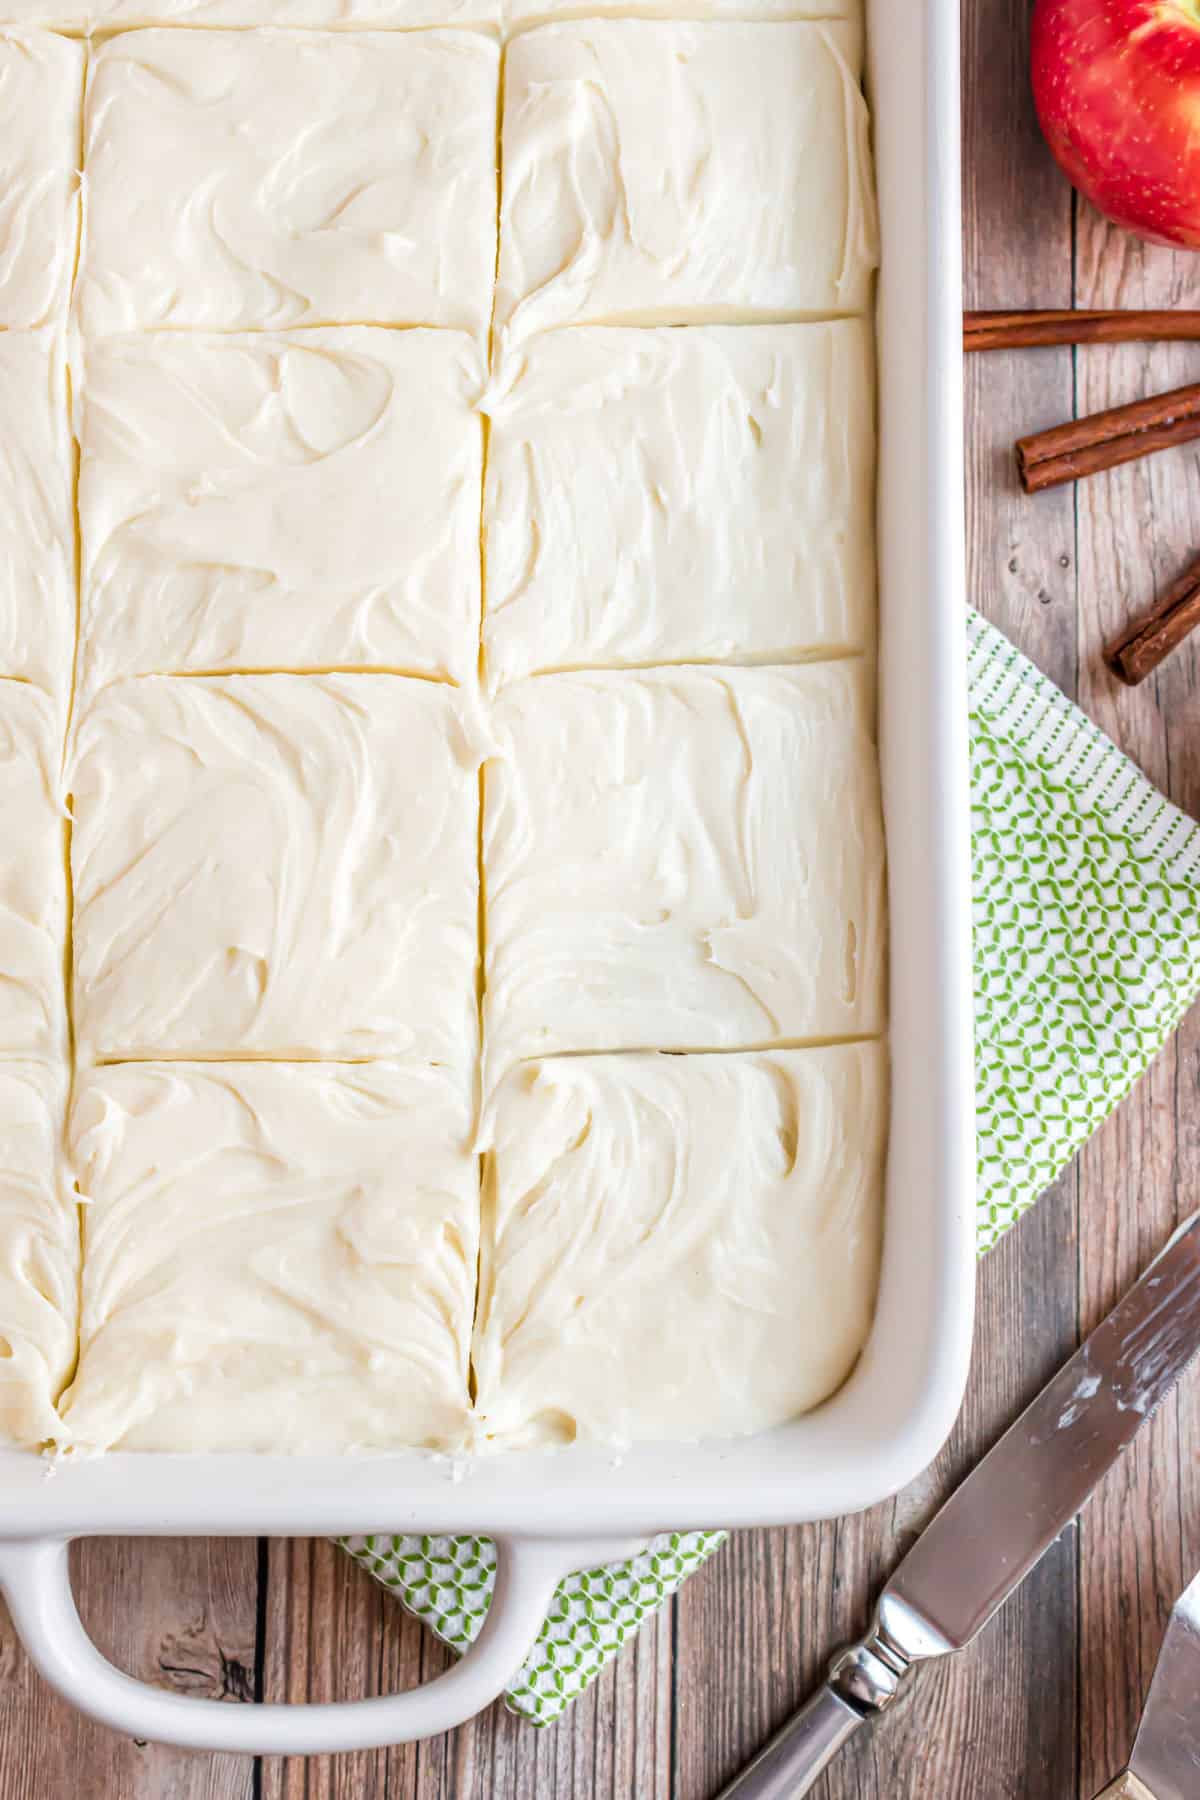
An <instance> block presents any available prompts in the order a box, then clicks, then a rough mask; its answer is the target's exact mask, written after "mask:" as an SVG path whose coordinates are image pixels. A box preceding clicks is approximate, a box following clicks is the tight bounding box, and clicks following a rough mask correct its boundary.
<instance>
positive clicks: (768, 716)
mask: <svg viewBox="0 0 1200 1800" xmlns="http://www.w3.org/2000/svg"><path fill="white" fill-rule="evenodd" d="M871 713H872V708H871V694H870V684H869V681H868V677H867V674H866V671H865V670H864V668H863V667H862V665H861V664H860V663H859V662H858V661H856V660H847V661H844V662H838V663H822V664H811V665H801V666H798V667H796V668H791V669H723V670H720V671H717V670H701V669H660V670H654V671H650V672H644V673H640V674H613V673H601V674H566V675H544V676H537V677H534V678H533V679H532V680H530V681H526V682H521V683H519V684H517V685H516V686H514V687H511V688H508V689H506V690H505V692H504V693H503V694H502V695H501V696H500V699H499V701H498V702H497V704H496V708H495V719H496V732H497V739H498V746H499V747H498V751H497V754H496V755H495V757H494V759H493V760H492V761H490V762H489V763H488V765H487V768H486V775H485V783H484V787H485V804H484V880H485V884H486V886H485V892H486V894H487V901H488V932H487V937H488V942H487V951H486V985H485V993H484V1046H485V1057H486V1064H485V1083H484V1092H485V1094H486V1093H490V1092H491V1090H492V1088H493V1087H494V1085H495V1083H496V1081H497V1080H498V1079H499V1077H500V1076H501V1075H502V1074H503V1073H504V1072H505V1070H507V1069H508V1068H509V1067H510V1066H511V1065H512V1064H513V1063H514V1062H516V1061H518V1060H520V1059H526V1058H532V1057H541V1056H549V1055H552V1054H555V1053H557V1052H561V1051H579V1050H606V1051H607V1050H639V1049H655V1050H707V1049H755V1048H766V1047H771V1046H774V1045H778V1044H789V1043H795V1042H803V1041H807V1040H812V1039H827V1038H842V1037H861V1036H865V1035H869V1034H871V1033H874V1032H878V1031H879V1030H881V1029H882V1027H883V1023H884V962H885V942H886V936H885V927H884V910H885V900H884V852H883V832H882V824H881V817H880V801H879V787H878V774H877V767H876V756H875V747H874V744H873V742H872V737H871Z"/></svg>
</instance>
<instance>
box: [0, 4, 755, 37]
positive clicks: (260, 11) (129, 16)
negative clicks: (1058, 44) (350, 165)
mask: <svg viewBox="0 0 1200 1800" xmlns="http://www.w3.org/2000/svg"><path fill="white" fill-rule="evenodd" d="M762 3H763V4H770V3H774V0H762ZM0 13H2V14H3V16H4V18H5V19H11V20H14V21H15V22H17V23H18V24H21V25H37V26H43V27H49V28H50V29H52V30H59V31H85V32H88V33H92V32H102V31H113V30H118V29H119V30H123V31H127V30H129V29H130V27H132V26H153V25H169V26H186V25H202V26H213V25H225V26H237V27H255V26H257V27H260V28H261V27H263V26H271V25H284V26H288V27H293V26H311V27H313V28H316V29H319V30H323V31H337V30H354V31H362V30H364V29H368V28H370V27H371V26H377V27H381V28H393V29H395V28H401V29H405V30H412V29H413V28H414V27H417V26H427V25H476V26H477V25H499V23H500V4H499V0H95V4H92V5H89V4H86V3H85V0H0Z"/></svg>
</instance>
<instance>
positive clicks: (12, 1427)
mask: <svg viewBox="0 0 1200 1800" xmlns="http://www.w3.org/2000/svg"><path fill="white" fill-rule="evenodd" d="M66 1088H67V1078H66V1070H65V1068H64V1067H63V1066H62V1065H57V1066H56V1065H53V1064H49V1063H44V1062H37V1061H22V1060H14V1061H6V1062H0V1444H9V1445H19V1446H23V1447H26V1448H31V1447H33V1446H34V1445H37V1444H40V1443H44V1442H45V1441H46V1440H47V1439H49V1438H53V1437H54V1436H55V1435H56V1434H57V1430H58V1412H57V1409H56V1402H57V1400H58V1396H59V1394H60V1393H61V1391H62V1388H63V1385H64V1383H65V1382H66V1380H67V1378H68V1377H69V1375H70V1373H71V1370H72V1368H73V1366H74V1363H75V1342H76V1323H77V1317H78V1310H79V1307H78V1295H79V1219H78V1208H77V1206H76V1203H75V1195H74V1191H73V1189H72V1186H71V1181H70V1177H69V1174H68V1172H67V1164H66V1159H65V1157H64V1155H63V1149H62V1132H63V1107H64V1104H65V1099H66Z"/></svg>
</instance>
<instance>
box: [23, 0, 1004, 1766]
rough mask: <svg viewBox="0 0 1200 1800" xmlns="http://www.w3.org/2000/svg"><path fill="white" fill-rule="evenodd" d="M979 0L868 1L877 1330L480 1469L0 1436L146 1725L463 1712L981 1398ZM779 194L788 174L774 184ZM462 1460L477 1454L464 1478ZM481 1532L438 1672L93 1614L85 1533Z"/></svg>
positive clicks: (267, 1724)
mask: <svg viewBox="0 0 1200 1800" xmlns="http://www.w3.org/2000/svg"><path fill="white" fill-rule="evenodd" d="M958 7H959V0H868V8H867V10H868V16H869V34H870V83H871V93H872V101H873V106H874V113H875V131H876V145H877V152H878V163H879V184H880V201H881V211H882V226H883V273H882V280H881V286H880V317H879V339H880V362H881V432H882V441H881V464H880V547H881V582H882V642H881V655H880V678H881V741H882V756H883V774H884V799H885V808H886V816H887V830H888V840H889V858H890V885H891V922H892V943H893V956H892V1003H891V1008H892V1050H893V1057H892V1065H893V1074H892V1129H891V1143H890V1153H889V1170H888V1188H887V1223H886V1237H885V1249H884V1259H883V1273H882V1282H881V1287H880V1292H879V1304H878V1310H877V1314H876V1318H875V1323H874V1328H873V1331H872V1334H871V1338H870V1341H869V1343H868V1345H867V1348H866V1350H865V1352H864V1354H863V1356H862V1358H861V1360H860V1362H859V1365H858V1367H857V1369H856V1370H855V1372H854V1374H853V1376H852V1377H851V1379H850V1381H849V1382H848V1383H847V1385H846V1386H845V1387H844V1388H843V1389H842V1391H841V1392H840V1393H839V1394H837V1395H836V1396H835V1397H834V1398H833V1399H832V1400H830V1401H829V1402H828V1403H827V1404H826V1405H824V1406H822V1407H821V1408H819V1409H818V1410H817V1411H816V1412H814V1413H812V1414H811V1415H809V1416H808V1417H807V1418H803V1419H800V1420H798V1421H797V1422H796V1423H794V1424H792V1425H788V1426H786V1427H784V1428H783V1429H781V1430H777V1431H773V1432H770V1433H767V1434H765V1435H762V1436H759V1437H755V1438H750V1439H744V1440H741V1441H737V1442H721V1443H709V1444H698V1445H695V1446H681V1445H677V1444H673V1445H670V1446H667V1447H656V1446H653V1445H647V1446H643V1447H640V1448H638V1449H637V1450H635V1451H633V1452H632V1453H631V1454H629V1455H628V1456H626V1457H625V1458H624V1459H622V1460H621V1461H620V1462H619V1463H614V1461H613V1459H612V1457H611V1456H609V1455H607V1454H600V1453H594V1452H588V1451H584V1450H578V1449H571V1450H567V1451H560V1452H557V1453H554V1454H544V1455H524V1456H510V1457H507V1458H497V1459H496V1460H495V1461H491V1462H486V1463H483V1464H479V1465H477V1466H474V1467H473V1468H471V1469H469V1470H468V1471H467V1472H466V1473H465V1474H463V1472H462V1471H461V1470H459V1471H454V1470H452V1469H451V1468H450V1467H449V1466H448V1465H447V1464H446V1463H445V1462H442V1461H438V1460H434V1459H428V1458H424V1457H420V1456H418V1455H415V1454H408V1455H389V1456H378V1457H363V1458H355V1459H346V1458H338V1459H335V1458H330V1459H325V1460H321V1459H308V1458H305V1459H299V1458H272V1457H249V1456H225V1457H182V1456H151V1455H141V1456H131V1455H114V1456H109V1457H107V1458H101V1459H98V1460H96V1461H93V1462H90V1463H87V1462H85V1463H81V1464H79V1465H77V1466H63V1467H60V1468H59V1469H58V1470H57V1471H56V1472H54V1473H53V1474H52V1475H51V1474H49V1473H48V1472H47V1469H46V1468H45V1466H44V1465H43V1464H42V1463H41V1462H40V1461H39V1460H38V1459H37V1458H35V1457H32V1456H29V1455H2V1456H0V1586H2V1587H3V1591H4V1593H5V1595H6V1597H7V1599H8V1603H9V1606H10V1609H11V1611H12V1615H13V1619H14V1622H15V1625H16V1628H17V1630H18V1632H19V1633H20V1635H21V1637H22V1638H23V1640H24V1642H25V1645H26V1648H27V1649H28V1651H29V1654H30V1656H31V1657H32V1659H33V1661H34V1662H35V1663H36V1665H37V1666H38V1668H39V1669H40V1670H41V1672H42V1674H43V1675H44V1676H45V1677H46V1679H47V1680H48V1681H50V1682H52V1683H54V1685H55V1686H56V1687H58V1688H60V1689H61V1690H62V1692H63V1693H64V1694H66V1695H67V1696H68V1697H69V1698H70V1699H71V1700H73V1701H74V1702H75V1703H76V1704H77V1705H78V1706H80V1707H81V1708H83V1709H84V1710H85V1711H86V1712H90V1713H92V1714H94V1715H95V1716H96V1717H98V1718H100V1719H103V1720H105V1721H107V1722H108V1723H109V1724H110V1725H112V1726H114V1727H116V1728H117V1729H118V1730H121V1731H123V1732H126V1733H129V1734H131V1735H133V1736H137V1737H143V1738H155V1739H160V1740H163V1741H165V1742H169V1743H176V1744H184V1745H190V1746H195V1747H198V1748H206V1749H213V1750H215V1749H223V1750H241V1751H251V1752H260V1753H265V1754H274V1753H287V1752H291V1753H299V1752H309V1751H337V1750H346V1749H351V1748H356V1747H366V1746H373V1745H380V1744H387V1743H398V1742H402V1741H405V1740H408V1739H412V1738H416V1737H424V1736H429V1735H432V1734H433V1733H435V1732H441V1731H444V1730H447V1729H448V1728H450V1727H451V1726H453V1725H456V1724H458V1723H460V1722H461V1721H462V1720H464V1719H466V1718H468V1717H470V1716H471V1715H472V1714H473V1713H475V1712H476V1711H478V1710H479V1709H480V1708H481V1707H483V1706H486V1705H487V1704H488V1703H489V1702H490V1701H491V1700H492V1699H493V1698H494V1697H495V1696H496V1695H497V1694H498V1693H499V1692H501V1690H502V1689H503V1688H504V1687H505V1686H506V1684H507V1683H508V1681H509V1679H510V1677H511V1676H512V1675H514V1674H515V1672H516V1670H517V1669H518V1668H519V1666H520V1664H521V1662H522V1661H523V1660H524V1657H525V1655H526V1652H527V1650H528V1648H529V1646H530V1644H531V1643H532V1641H533V1638H534V1637H535V1635H536V1633H537V1631H538V1629H539V1627H540V1625H541V1622H542V1619H543V1618H544V1616H545V1611H546V1606H547V1602H548V1601H549V1599H550V1596H551V1594H552V1592H553V1590H554V1588H555V1586H556V1585H557V1582H558V1581H559V1579H560V1578H561V1576H562V1575H564V1574H565V1573H566V1572H567V1571H568V1570H570V1569H574V1568H581V1567H585V1566H589V1565H591V1564H594V1563H596V1562H598V1561H601V1560H605V1559H608V1558H611V1557H612V1556H614V1555H618V1554H622V1553H627V1552H628V1551H629V1550H630V1549H631V1548H632V1547H633V1546H634V1544H636V1543H640V1542H642V1541H644V1539H645V1538H646V1537H647V1536H649V1535H650V1534H652V1533H653V1532H656V1531H659V1530H663V1529H668V1528H676V1527H678V1528H685V1527H705V1526H718V1525H729V1526H737V1525H761V1524H775V1523H784V1522H800V1521H804V1520H811V1519H820V1518H826V1517H831V1516H834V1515H837V1514H840V1513H846V1512H852V1511H855V1510H857V1509H859V1508H862V1507H866V1506H868V1505H871V1504H872V1503H874V1502H875V1501H878V1500H881V1499H883V1498H884V1497H885V1496H887V1495H889V1494H891V1493H894V1492H895V1491H896V1490H897V1489H898V1488H900V1487H902V1486H903V1485H904V1484H905V1483H906V1482H907V1481H909V1480H910V1479H912V1478H913V1477H914V1476H915V1475H917V1474H918V1473H919V1471H920V1470H921V1469H922V1468H923V1467H924V1466H925V1465H926V1464H927V1463H928V1462H929V1461H930V1460H931V1459H932V1458H933V1456H934V1455H935V1454H936V1453H937V1451H938V1449H939V1448H940V1446H941V1444H942V1442H943V1440H944V1438H945V1437H946V1434H947V1432H948V1431H949V1429H950V1426H951V1423H952V1422H953V1419H954V1416H955V1414H956V1412H957V1410H958V1406H959V1403H960V1400H961V1397H962V1391H963V1386H964V1382H965V1379H966V1370H967V1360H968V1354H969V1348H970V1337H971V1321H972V1305H973V1294H974V1217H973V1173H974V1159H973V1111H974V1090H973V1082H972V1040H971V972H970V971H971V964H970V870H969V815H968V789H967V734H966V700H965V646H964V639H963V627H964V614H963V599H964V575H963V558H962V535H963V497H962V404H961V350H960V344H961V337H960V333H961V316H960V307H961V298H960V196H959V104H958ZM780 204H781V205H782V204H786V196H782V195H781V196H780ZM456 1476H457V1478H456ZM414 1530H419V1531H429V1532H482V1533H487V1534H489V1535H490V1536H492V1537H494V1538H495V1539H496V1540H497V1544H498V1549H499V1558H500V1572H499V1578H498V1584H497V1589H496V1596H495V1600H494V1603H493V1605H492V1609H491V1612H490V1614H489V1617H488V1621H487V1624H486V1626H485V1629H484V1631H483V1632H482V1633H481V1635H480V1637H479V1639H478V1641H477V1643H476V1645H475V1647H474V1648H473V1649H472V1651H471V1652H470V1653H469V1654H468V1655H467V1656H466V1657H465V1658H464V1659H463V1660H462V1661H461V1662H460V1663H459V1664H458V1665H457V1666H456V1667H455V1668H453V1669H452V1670H450V1671H449V1672H448V1673H447V1674H445V1675H443V1676H442V1677H440V1678H439V1679H438V1680H436V1681H434V1682H432V1683H431V1684H429V1685H428V1686H427V1687H424V1688H421V1689H417V1690H416V1691H414V1692H412V1693H408V1694H400V1695H395V1696H392V1697H388V1698H381V1699H372V1700H361V1701H355V1702H350V1703H347V1704H342V1705H328V1706H311V1705H308V1706H293V1707H288V1706H275V1705H267V1706H258V1707H236V1706H228V1705H223V1704H220V1703H218V1702H215V1701H204V1700H191V1699H188V1698H186V1697H185V1696H182V1695H174V1694H167V1693H163V1692H161V1691H159V1690H157V1689H154V1688H150V1687H146V1686H143V1685H142V1684H140V1683H138V1682H135V1681H133V1680H131V1679H130V1678H129V1677H127V1676H125V1675H123V1674H121V1673H120V1672H119V1671H117V1670H116V1669H114V1668H113V1667H112V1666H111V1665H110V1664H109V1663H107V1662H106V1661H105V1660H104V1659H103V1658H102V1657H101V1656H100V1654H99V1653H98V1652H97V1651H96V1649H95V1648H94V1647H93V1645H92V1644H91V1642H90V1641H89V1639H88V1638H87V1637H86V1635H85V1633H84V1631H83V1628H82V1626H81V1624H80V1622H79V1618H78V1615H77V1613H76V1611H75V1605H74V1601H73V1599H72V1597H71V1591H70V1586H69V1582H68V1575H67V1542H68V1540H69V1539H70V1538H72V1537H76V1536H81V1535H86V1534H108V1535H116V1534H138V1533H145V1534H155V1533H157V1534H163V1535H166V1534H170V1535H176V1534H183V1533H191V1532H195V1533H201V1534H205V1535H213V1534H218V1535H227V1536H241V1535H254V1534H259V1533H271V1534H281V1535H288V1534H292V1535H296V1536H314V1535H317V1534H325V1533H337V1532H356V1531H414Z"/></svg>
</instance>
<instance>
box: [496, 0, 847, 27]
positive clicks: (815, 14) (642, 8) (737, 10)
mask: <svg viewBox="0 0 1200 1800" xmlns="http://www.w3.org/2000/svg"><path fill="white" fill-rule="evenodd" d="M502 12H503V22H504V25H505V27H506V28H507V29H510V30H511V29H513V28H516V29H518V30H519V29H521V28H522V27H525V26H529V25H536V24H542V23H545V22H547V21H551V20H556V19H602V18H613V19H745V20H748V21H759V20H778V19H849V20H853V21H854V22H855V23H856V24H857V25H858V27H859V29H860V30H861V27H862V12H863V8H862V0H502Z"/></svg>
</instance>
